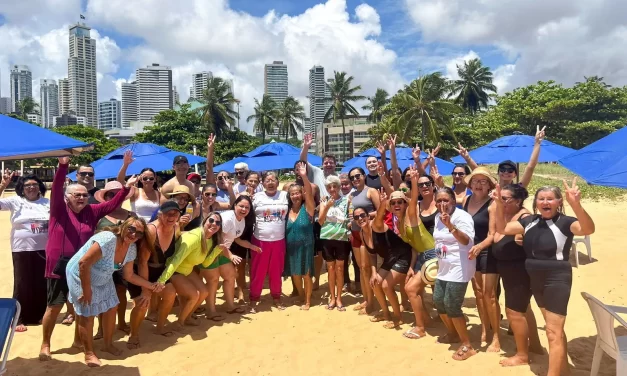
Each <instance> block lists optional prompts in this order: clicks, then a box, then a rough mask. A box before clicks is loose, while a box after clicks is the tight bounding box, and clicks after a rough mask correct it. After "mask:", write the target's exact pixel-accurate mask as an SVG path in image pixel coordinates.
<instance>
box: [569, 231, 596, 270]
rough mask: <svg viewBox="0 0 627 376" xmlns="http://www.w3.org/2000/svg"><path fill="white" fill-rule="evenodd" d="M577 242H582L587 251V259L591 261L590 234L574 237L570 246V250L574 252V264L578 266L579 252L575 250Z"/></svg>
mask: <svg viewBox="0 0 627 376" xmlns="http://www.w3.org/2000/svg"><path fill="white" fill-rule="evenodd" d="M577 243H583V244H584V245H585V246H586V251H587V252H588V260H590V261H592V245H591V244H590V235H586V236H584V237H583V238H574V239H573V245H571V246H570V252H571V253H574V254H575V266H577V267H579V253H578V252H577Z"/></svg>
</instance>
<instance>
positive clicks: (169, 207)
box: [159, 200, 181, 214]
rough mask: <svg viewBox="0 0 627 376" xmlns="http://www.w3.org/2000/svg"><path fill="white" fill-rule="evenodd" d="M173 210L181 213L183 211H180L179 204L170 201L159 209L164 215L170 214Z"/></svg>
mask: <svg viewBox="0 0 627 376" xmlns="http://www.w3.org/2000/svg"><path fill="white" fill-rule="evenodd" d="M172 210H176V211H180V210H181V209H179V204H177V203H176V202H174V201H170V200H168V201H166V202H164V203H163V204H161V206H160V207H159V211H160V212H161V213H164V214H165V213H167V212H169V211H172Z"/></svg>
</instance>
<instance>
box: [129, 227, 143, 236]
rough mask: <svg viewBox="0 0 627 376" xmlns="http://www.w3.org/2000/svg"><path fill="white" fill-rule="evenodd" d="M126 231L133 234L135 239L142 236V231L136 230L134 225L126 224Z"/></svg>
mask: <svg viewBox="0 0 627 376" xmlns="http://www.w3.org/2000/svg"><path fill="white" fill-rule="evenodd" d="M128 233H129V234H131V235H134V236H135V237H136V238H137V239H141V238H143V237H144V232H143V231H138V230H137V227H135V226H128Z"/></svg>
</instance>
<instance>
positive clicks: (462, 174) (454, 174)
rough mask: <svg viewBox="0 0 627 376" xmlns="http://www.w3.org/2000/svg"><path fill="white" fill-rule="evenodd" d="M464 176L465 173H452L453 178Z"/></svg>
mask: <svg viewBox="0 0 627 376" xmlns="http://www.w3.org/2000/svg"><path fill="white" fill-rule="evenodd" d="M464 175H466V173H465V172H453V176H464Z"/></svg>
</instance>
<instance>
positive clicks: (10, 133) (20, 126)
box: [0, 115, 94, 161]
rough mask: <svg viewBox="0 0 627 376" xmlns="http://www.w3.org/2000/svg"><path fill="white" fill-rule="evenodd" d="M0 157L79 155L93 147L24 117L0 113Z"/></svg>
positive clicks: (2, 158)
mask: <svg viewBox="0 0 627 376" xmlns="http://www.w3.org/2000/svg"><path fill="white" fill-rule="evenodd" d="M0 134H2V135H3V136H2V138H3V139H4V141H2V142H0V160H2V161H7V160H15V159H29V158H45V157H65V156H70V155H78V154H80V153H82V152H84V151H89V150H91V149H93V148H94V146H93V145H92V144H88V143H86V142H83V141H79V140H75V139H73V138H70V137H67V136H64V135H62V134H59V133H56V132H52V131H50V130H48V129H45V128H41V127H38V126H36V125H33V124H30V123H27V122H25V121H22V120H18V119H14V118H12V117H9V116H5V115H0Z"/></svg>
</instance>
